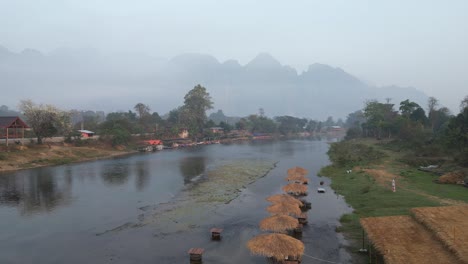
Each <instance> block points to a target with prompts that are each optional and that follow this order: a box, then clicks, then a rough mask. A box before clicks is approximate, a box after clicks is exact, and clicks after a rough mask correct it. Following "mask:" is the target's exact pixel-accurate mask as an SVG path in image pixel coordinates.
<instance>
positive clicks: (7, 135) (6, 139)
mask: <svg viewBox="0 0 468 264" xmlns="http://www.w3.org/2000/svg"><path fill="white" fill-rule="evenodd" d="M6 146H7V147H8V127H7V128H6Z"/></svg>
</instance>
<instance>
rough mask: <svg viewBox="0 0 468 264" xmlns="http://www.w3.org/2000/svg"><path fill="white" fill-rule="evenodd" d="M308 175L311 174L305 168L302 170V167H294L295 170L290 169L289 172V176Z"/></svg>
mask: <svg viewBox="0 0 468 264" xmlns="http://www.w3.org/2000/svg"><path fill="white" fill-rule="evenodd" d="M307 173H309V172H308V171H307V170H306V169H304V168H301V167H294V168H290V169H289V170H288V175H292V174H300V175H303V176H305V175H307Z"/></svg>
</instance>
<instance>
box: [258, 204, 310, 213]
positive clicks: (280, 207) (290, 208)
mask: <svg viewBox="0 0 468 264" xmlns="http://www.w3.org/2000/svg"><path fill="white" fill-rule="evenodd" d="M266 210H267V211H268V212H269V213H271V214H293V215H300V214H301V212H302V211H301V209H300V208H299V206H297V205H294V204H288V203H277V204H273V205H270V206H268V207H267V209H266Z"/></svg>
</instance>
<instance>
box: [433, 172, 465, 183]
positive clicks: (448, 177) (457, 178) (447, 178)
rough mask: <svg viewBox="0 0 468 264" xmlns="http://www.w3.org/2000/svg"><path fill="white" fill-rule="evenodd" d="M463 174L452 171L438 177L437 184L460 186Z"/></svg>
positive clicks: (463, 177)
mask: <svg viewBox="0 0 468 264" xmlns="http://www.w3.org/2000/svg"><path fill="white" fill-rule="evenodd" d="M465 177H466V175H465V172H463V171H454V172H449V173H446V174H444V175H442V176H440V177H439V180H438V181H439V183H451V184H462V183H463V181H464V180H465Z"/></svg>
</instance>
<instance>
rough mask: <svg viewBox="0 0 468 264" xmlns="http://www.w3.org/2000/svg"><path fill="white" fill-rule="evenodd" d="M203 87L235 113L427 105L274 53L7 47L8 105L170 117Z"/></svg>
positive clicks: (2, 66) (330, 112)
mask: <svg viewBox="0 0 468 264" xmlns="http://www.w3.org/2000/svg"><path fill="white" fill-rule="evenodd" d="M196 84H201V85H203V86H205V87H206V88H207V89H208V92H209V93H210V94H211V96H212V98H213V101H214V103H215V104H214V107H215V109H214V110H217V109H222V110H223V111H224V113H227V114H228V115H229V116H246V115H249V114H254V113H258V109H259V108H263V109H265V113H266V115H268V116H277V115H292V116H297V117H307V118H314V119H325V118H326V117H328V116H334V117H337V118H338V117H346V115H347V114H348V113H350V112H353V111H355V110H357V109H361V108H362V107H363V105H364V101H365V100H368V99H378V100H384V99H385V98H391V99H392V102H394V103H395V104H397V105H398V103H399V102H400V101H402V100H405V99H410V100H413V101H415V102H417V103H419V104H421V105H424V104H425V102H426V101H427V96H426V95H425V94H424V93H422V92H421V91H418V90H417V89H415V88H407V87H397V86H386V87H374V86H371V85H368V84H366V83H365V82H363V81H361V80H359V79H358V78H356V77H354V76H352V75H351V74H349V73H347V72H345V71H344V70H342V69H340V68H334V67H331V66H329V65H325V64H318V63H316V64H312V65H310V66H309V67H308V69H307V70H306V71H304V72H302V73H298V72H297V71H296V70H295V69H294V68H292V67H289V66H287V65H283V64H281V63H280V62H279V61H278V60H276V59H275V58H274V57H273V56H271V55H270V54H267V53H260V54H259V55H258V56H256V57H255V58H253V59H252V60H251V61H250V62H249V63H247V64H246V65H241V64H239V62H238V61H236V60H227V61H225V62H219V61H218V60H217V59H216V58H215V57H213V56H211V55H206V54H195V53H190V54H181V55H179V56H176V57H174V58H172V59H169V60H166V59H162V58H154V57H151V56H147V55H145V54H139V53H119V54H106V55H104V54H101V53H99V52H97V51H95V50H92V49H80V50H76V49H65V48H62V49H57V50H55V51H53V52H50V53H48V54H44V53H41V52H39V51H37V50H33V49H27V50H24V51H22V52H19V53H15V52H11V51H9V50H8V49H6V48H4V47H1V46H0V87H1V91H2V101H1V102H0V104H5V105H8V106H10V107H15V106H16V105H17V104H18V102H19V100H21V99H26V98H30V99H32V100H34V101H36V102H38V103H50V104H55V105H57V106H59V107H61V108H65V109H72V108H74V109H93V110H104V111H106V112H108V111H116V110H123V111H126V110H128V109H132V108H133V106H134V105H135V104H136V103H138V102H142V103H145V104H148V105H149V106H150V107H151V109H152V111H157V112H159V113H162V114H163V113H166V112H168V111H170V110H171V109H174V108H176V107H177V106H180V105H182V104H183V97H184V95H185V94H186V93H187V92H188V91H189V90H190V89H192V88H193V87H194V86H195V85H196Z"/></svg>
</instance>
